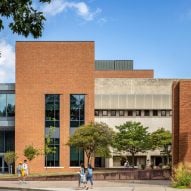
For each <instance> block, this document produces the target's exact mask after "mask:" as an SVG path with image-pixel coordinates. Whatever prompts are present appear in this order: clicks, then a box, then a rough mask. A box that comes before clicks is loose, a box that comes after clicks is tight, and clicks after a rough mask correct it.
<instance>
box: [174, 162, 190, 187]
mask: <svg viewBox="0 0 191 191" xmlns="http://www.w3.org/2000/svg"><path fill="white" fill-rule="evenodd" d="M172 182H173V184H172V185H173V187H175V188H188V187H190V186H191V173H190V172H189V171H188V170H187V169H186V167H185V166H184V165H183V164H182V163H180V164H179V165H178V166H177V167H175V168H173V177H172Z"/></svg>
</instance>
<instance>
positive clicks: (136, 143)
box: [113, 121, 151, 167]
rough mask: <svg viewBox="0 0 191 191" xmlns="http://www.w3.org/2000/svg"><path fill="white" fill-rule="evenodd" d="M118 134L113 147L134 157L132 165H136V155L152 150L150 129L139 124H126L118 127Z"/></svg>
mask: <svg viewBox="0 0 191 191" xmlns="http://www.w3.org/2000/svg"><path fill="white" fill-rule="evenodd" d="M116 129H117V130H118V132H117V133H116V136H115V139H114V144H113V146H114V147H115V148H117V150H118V151H126V152H129V153H130V154H131V155H132V165H133V167H134V164H135V162H134V161H135V154H136V153H138V152H145V151H146V150H149V149H150V148H151V144H150V134H149V133H148V131H147V129H148V127H143V126H142V125H141V123H139V122H131V121H130V122H126V123H124V124H123V125H120V126H116Z"/></svg>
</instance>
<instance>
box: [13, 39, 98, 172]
mask: <svg viewBox="0 0 191 191" xmlns="http://www.w3.org/2000/svg"><path fill="white" fill-rule="evenodd" d="M45 94H60V105H61V111H60V166H61V167H63V168H51V169H50V168H48V169H47V170H48V171H49V172H59V171H76V169H75V168H69V163H70V161H69V158H70V154H69V147H68V146H66V145H65V144H66V143H67V141H68V137H69V130H70V129H69V125H70V123H69V120H70V115H69V113H70V112H69V111H70V107H69V106H70V104H69V103H70V102H69V101H70V100H69V97H70V94H85V95H86V98H85V99H86V103H85V123H89V122H90V121H93V120H94V42H17V43H16V112H15V113H16V116H15V150H16V153H17V154H18V156H19V160H18V161H20V160H23V159H24V156H23V150H24V148H25V146H26V145H29V144H33V145H34V146H35V147H38V148H41V149H43V148H44V132H45ZM29 166H30V172H32V173H38V172H44V171H45V170H46V169H45V168H44V156H38V157H37V158H36V159H34V160H33V161H31V162H30V164H29Z"/></svg>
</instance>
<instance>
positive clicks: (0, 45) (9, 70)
mask: <svg viewBox="0 0 191 191" xmlns="http://www.w3.org/2000/svg"><path fill="white" fill-rule="evenodd" d="M5 82H7V83H10V82H15V52H14V48H13V46H12V45H10V44H8V43H7V42H6V41H5V40H0V83H5Z"/></svg>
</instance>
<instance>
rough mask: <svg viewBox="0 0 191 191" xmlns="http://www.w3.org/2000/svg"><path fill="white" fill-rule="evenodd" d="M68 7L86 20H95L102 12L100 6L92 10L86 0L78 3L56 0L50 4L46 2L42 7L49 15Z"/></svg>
mask: <svg viewBox="0 0 191 191" xmlns="http://www.w3.org/2000/svg"><path fill="white" fill-rule="evenodd" d="M68 9H72V10H74V11H75V12H76V14H77V15H79V16H80V17H81V18H82V19H84V20H86V21H91V20H93V19H94V18H95V17H96V16H97V15H98V14H99V13H101V9H100V8H97V9H96V10H95V11H91V10H90V8H89V7H88V5H87V4H86V3H85V2H78V3H76V2H69V1H66V0H54V1H52V2H51V3H50V4H46V5H45V6H44V7H43V8H42V11H43V12H44V13H45V14H47V15H50V16H55V15H57V14H59V13H62V12H63V11H65V10H68Z"/></svg>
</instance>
